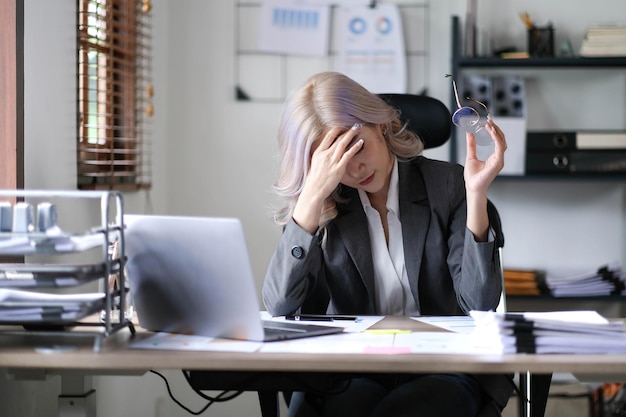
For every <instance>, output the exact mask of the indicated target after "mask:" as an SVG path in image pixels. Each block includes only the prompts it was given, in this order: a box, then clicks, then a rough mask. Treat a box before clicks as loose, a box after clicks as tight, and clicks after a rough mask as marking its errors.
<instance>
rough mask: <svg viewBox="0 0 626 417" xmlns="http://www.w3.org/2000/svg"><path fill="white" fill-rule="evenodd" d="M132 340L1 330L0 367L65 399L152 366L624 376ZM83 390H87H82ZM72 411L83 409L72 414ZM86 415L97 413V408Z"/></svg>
mask: <svg viewBox="0 0 626 417" xmlns="http://www.w3.org/2000/svg"><path fill="white" fill-rule="evenodd" d="M375 327H378V328H394V329H395V328H400V329H410V330H413V331H426V330H428V331H433V329H434V328H433V327H431V326H429V325H427V324H424V323H421V322H418V321H416V320H411V319H409V318H403V317H388V318H385V319H384V320H382V321H381V322H379V323H378V324H377V325H376V326H375ZM149 335H150V333H147V332H145V331H142V330H141V329H140V328H138V327H137V334H136V335H135V337H136V338H145V337H147V336H149ZM73 341H74V340H73ZM129 341H130V334H129V332H127V331H125V330H124V331H121V332H118V333H116V334H114V335H112V336H110V337H109V338H107V339H106V340H105V342H104V343H103V346H102V350H101V351H100V352H98V353H96V352H94V351H93V345H92V343H91V342H92V340H91V339H86V340H85V342H84V344H79V346H77V349H76V350H70V351H67V352H54V353H40V352H38V351H37V350H36V347H38V346H42V345H46V346H47V345H51V344H54V343H55V341H51V340H50V339H45V340H41V339H39V340H37V339H36V338H35V337H34V336H33V337H31V336H8V335H3V336H2V337H0V366H1V367H5V368H8V369H9V371H10V372H12V373H14V374H15V375H16V376H20V375H28V374H30V373H38V374H39V375H41V374H54V375H57V374H59V375H61V376H62V377H63V378H64V381H68V383H67V384H63V385H64V386H67V387H69V388H68V389H69V390H70V391H72V392H63V393H62V397H67V398H77V397H79V398H82V397H83V396H85V395H86V396H89V395H90V394H91V393H92V390H91V386H90V376H91V375H116V374H120V375H126V374H134V375H137V374H141V373H144V372H147V371H148V370H150V369H161V370H164V369H173V370H180V369H185V370H202V371H222V372H228V373H239V372H247V373H250V372H253V373H271V372H289V373H320V374H323V373H328V374H336V373H354V372H381V373H395V372H403V373H407V372H415V373H422V372H465V373H515V372H519V373H521V374H524V375H526V373H527V372H530V373H531V374H551V373H552V372H572V373H575V374H584V375H604V376H605V377H606V376H607V375H610V376H616V377H617V376H624V375H626V355H571V354H569V355H530V354H506V355H487V354H476V355H471V354H467V355H456V354H455V355H450V354H407V355H386V354H367V355H365V354H364V355H353V354H330V355H329V354H306V353H287V354H285V353H239V352H177V353H176V354H174V355H173V354H172V352H171V351H158V350H134V349H127V346H128V343H129ZM59 343H60V342H59ZM77 387H79V389H77ZM522 388H523V387H522ZM80 390H83V391H84V392H82V393H81V392H77V391H80ZM93 398H95V396H94V397H93ZM72 401H73V402H74V403H75V404H76V403H78V401H76V400H75V399H74V400H72ZM520 403H522V402H521V401H520ZM72 415H81V414H76V413H73V414H72ZM83 415H85V416H91V414H83ZM94 415H95V414H94Z"/></svg>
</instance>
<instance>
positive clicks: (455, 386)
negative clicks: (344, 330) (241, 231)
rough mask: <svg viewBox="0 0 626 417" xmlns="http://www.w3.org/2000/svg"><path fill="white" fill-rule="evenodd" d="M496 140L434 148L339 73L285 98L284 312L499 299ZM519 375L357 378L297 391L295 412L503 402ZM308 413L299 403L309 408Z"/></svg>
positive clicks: (383, 411)
mask: <svg viewBox="0 0 626 417" xmlns="http://www.w3.org/2000/svg"><path fill="white" fill-rule="evenodd" d="M486 128H487V130H488V132H489V134H490V135H491V137H492V139H493V141H494V143H495V151H494V152H493V154H492V155H491V156H490V157H489V158H488V159H487V160H486V161H480V160H478V159H477V158H476V142H475V140H474V136H473V135H472V134H468V135H467V159H466V161H465V169H463V167H461V166H460V165H457V164H451V163H447V162H442V161H434V160H430V159H427V158H425V157H423V156H421V155H420V154H421V152H422V150H423V144H422V142H421V141H420V140H419V139H418V138H417V137H416V136H415V135H414V134H413V133H411V132H410V131H409V130H407V129H405V128H404V126H402V124H401V123H400V120H399V118H398V114H397V112H396V111H395V110H394V109H393V108H392V107H390V106H389V105H388V104H387V103H386V102H385V101H383V100H382V99H380V98H379V97H378V96H377V95H375V94H372V93H370V92H369V91H367V90H366V89H365V88H363V87H362V86H361V85H359V84H358V83H356V82H355V81H353V80H351V79H350V78H348V77H346V76H344V75H342V74H339V73H335V72H324V73H320V74H317V75H314V76H312V77H311V78H310V79H309V80H307V82H306V83H305V84H304V85H303V86H302V87H301V88H300V89H298V90H297V91H295V92H294V93H293V94H292V95H291V96H290V97H289V98H288V99H287V101H286V103H285V107H284V110H283V114H282V118H281V122H280V128H279V135H278V138H279V151H280V162H281V166H280V175H279V179H278V182H277V184H276V185H275V189H276V191H277V193H278V194H279V195H280V196H282V197H283V198H285V200H286V203H287V204H286V206H285V207H284V208H282V209H281V210H278V211H277V213H276V221H277V223H278V224H280V225H282V226H283V228H284V231H283V234H282V236H281V238H280V241H279V243H278V245H277V248H276V250H275V252H274V255H273V257H272V259H271V261H270V265H269V268H268V271H267V275H266V278H265V282H264V285H263V300H264V303H265V306H266V308H267V310H268V311H269V312H270V313H271V314H272V315H285V314H290V313H294V312H298V311H300V312H312V313H329V314H360V315H408V316H418V315H460V314H468V312H469V311H470V310H491V309H495V307H496V306H497V304H498V302H499V299H500V294H501V292H502V280H501V276H500V269H499V266H498V265H499V259H498V254H497V250H496V247H495V245H494V237H493V233H492V232H491V229H490V227H489V218H488V214H487V190H488V188H489V185H490V184H491V182H492V181H493V180H494V178H495V177H496V175H497V174H498V173H499V172H500V170H501V169H502V167H503V166H504V151H505V149H506V142H505V138H504V134H503V133H502V131H501V130H500V129H499V128H498V126H496V125H495V123H494V122H493V121H492V120H489V121H488V123H487V126H486ZM511 391H512V384H511V382H510V378H509V377H508V376H504V375H502V376H500V375H475V376H471V375H461V374H453V375H391V376H374V375H373V376H371V377H363V378H358V379H353V380H352V381H350V383H349V384H348V385H347V388H346V389H343V390H341V391H340V392H337V393H334V394H328V395H312V394H309V395H306V396H305V395H304V394H302V393H297V394H296V395H295V396H294V399H293V401H292V403H291V407H290V415H304V414H303V412H304V410H315V411H316V412H318V414H320V415H323V416H346V415H355V416H381V417H382V416H385V417H389V416H420V417H421V416H455V417H456V416H459V415H464V416H474V415H476V414H477V412H478V410H480V409H484V408H485V407H487V408H489V407H491V408H493V410H494V411H495V414H494V415H498V414H499V411H501V409H502V408H503V407H504V406H505V405H506V402H507V400H508V398H509V396H510V394H511ZM298 413H299V414H298Z"/></svg>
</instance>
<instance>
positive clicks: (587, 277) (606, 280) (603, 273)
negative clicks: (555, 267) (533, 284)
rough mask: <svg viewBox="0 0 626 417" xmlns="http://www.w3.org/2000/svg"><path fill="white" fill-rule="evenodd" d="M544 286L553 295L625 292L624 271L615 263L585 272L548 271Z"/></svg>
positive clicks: (599, 294)
mask: <svg viewBox="0 0 626 417" xmlns="http://www.w3.org/2000/svg"><path fill="white" fill-rule="evenodd" d="M545 281H546V286H547V287H548V289H549V290H550V294H552V295H553V296H555V297H590V296H607V295H621V294H624V293H626V291H625V289H626V273H624V271H623V270H622V268H621V267H620V266H619V265H618V264H617V263H610V264H608V265H604V266H601V267H600V268H598V269H597V270H595V271H590V272H586V273H568V272H565V271H548V273H547V276H546V280H545Z"/></svg>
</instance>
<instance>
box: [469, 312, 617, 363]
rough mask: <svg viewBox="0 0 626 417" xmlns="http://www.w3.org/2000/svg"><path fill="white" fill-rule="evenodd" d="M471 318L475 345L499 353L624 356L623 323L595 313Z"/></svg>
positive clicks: (486, 314)
mask: <svg viewBox="0 0 626 417" xmlns="http://www.w3.org/2000/svg"><path fill="white" fill-rule="evenodd" d="M470 314H471V316H472V317H473V318H474V321H475V323H476V327H475V329H474V332H473V333H472V336H473V338H474V341H475V343H482V344H487V345H491V346H498V347H499V349H500V351H501V352H502V353H590V354H591V353H599V354H600V353H601V354H607V353H626V332H625V329H624V323H623V321H621V320H607V319H605V318H604V317H602V316H601V315H599V314H598V313H597V312H595V311H555V312H545V313H532V312H528V313H495V312H490V311H472V312H471V313H470Z"/></svg>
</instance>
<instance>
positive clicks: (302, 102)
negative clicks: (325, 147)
mask: <svg viewBox="0 0 626 417" xmlns="http://www.w3.org/2000/svg"><path fill="white" fill-rule="evenodd" d="M355 123H360V124H362V125H379V126H380V125H385V126H386V130H387V133H388V134H387V135H384V138H385V142H386V143H387V146H388V147H389V150H390V152H391V153H392V154H393V155H395V156H396V157H397V158H398V160H410V159H412V158H414V157H415V156H417V155H419V154H420V153H421V152H422V151H423V150H424V145H423V143H422V141H421V140H419V138H418V137H417V136H416V135H415V134H414V133H413V132H411V131H410V130H408V129H406V128H405V126H403V125H402V123H401V122H400V118H399V113H398V111H397V110H396V109H394V108H393V107H391V106H390V105H389V104H388V103H387V102H385V101H384V100H383V99H382V98H380V97H379V96H377V95H376V94H372V93H370V92H369V91H368V90H367V89H365V88H364V87H363V86H362V85H360V84H359V83H357V82H356V81H354V80H352V79H351V78H349V77H347V76H345V75H343V74H341V73H338V72H322V73H318V74H315V75H313V76H312V77H310V78H309V79H308V80H307V81H306V82H305V83H304V85H303V86H302V87H300V88H299V89H297V90H295V91H293V92H292V93H291V94H290V95H289V97H288V98H287V100H286V101H285V105H284V107H283V111H282V115H281V118H280V124H279V130H278V151H279V155H278V158H279V162H280V168H279V177H278V180H277V182H276V183H275V184H274V186H273V189H274V191H275V192H276V193H277V194H278V195H279V196H281V197H282V198H283V199H284V200H285V201H286V205H285V206H283V207H282V208H279V209H278V210H276V211H275V213H274V220H275V221H276V223H278V224H279V225H285V224H287V223H288V222H289V221H290V220H291V217H292V214H293V210H294V207H295V205H296V201H297V200H298V197H299V196H300V193H301V192H302V188H303V186H304V181H305V179H306V177H307V175H308V174H309V169H310V164H311V145H312V144H313V143H314V142H315V141H317V140H318V139H321V138H322V137H324V135H325V134H326V133H327V132H328V131H329V130H330V129H332V128H334V127H340V128H343V129H345V130H348V129H350V127H352V126H353V125H354V124H355ZM338 188H339V187H338ZM338 188H337V189H335V191H334V192H333V193H332V194H331V195H330V196H329V197H328V198H327V199H326V201H325V203H324V208H323V210H322V215H321V217H320V224H319V227H320V229H321V230H324V229H325V227H326V225H327V224H328V223H329V222H330V221H331V220H333V219H334V218H335V217H337V214H338V212H337V203H338V202H341V201H342V199H341V198H340V197H339V193H338Z"/></svg>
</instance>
